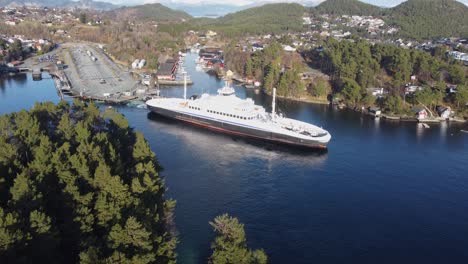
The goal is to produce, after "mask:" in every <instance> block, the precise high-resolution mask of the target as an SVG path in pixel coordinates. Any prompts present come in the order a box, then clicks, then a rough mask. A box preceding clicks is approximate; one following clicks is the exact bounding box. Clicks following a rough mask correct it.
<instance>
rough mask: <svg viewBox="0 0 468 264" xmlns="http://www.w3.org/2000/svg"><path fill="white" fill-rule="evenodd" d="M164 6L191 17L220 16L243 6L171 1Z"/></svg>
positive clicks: (241, 8) (238, 9)
mask: <svg viewBox="0 0 468 264" xmlns="http://www.w3.org/2000/svg"><path fill="white" fill-rule="evenodd" d="M166 6H168V7H170V8H172V9H176V10H181V11H184V12H186V13H188V14H190V15H191V16H193V17H221V16H224V15H227V14H229V13H234V12H237V11H240V10H243V9H246V8H245V7H244V6H238V5H230V4H205V3H200V4H186V3H177V2H172V3H168V4H166Z"/></svg>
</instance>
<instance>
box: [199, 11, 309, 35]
mask: <svg viewBox="0 0 468 264" xmlns="http://www.w3.org/2000/svg"><path fill="white" fill-rule="evenodd" d="M306 11H307V9H306V8H305V7H303V6H302V5H299V4H285V3H279V4H266V5H262V6H259V7H254V8H249V9H246V10H242V11H239V12H236V13H232V14H228V15H226V16H223V17H220V18H217V19H215V20H205V21H202V23H206V24H202V25H203V26H204V28H209V29H212V30H215V31H217V32H220V33H222V34H223V35H225V36H228V37H234V36H239V35H245V34H252V35H260V34H272V33H273V34H279V33H284V32H289V31H292V32H297V31H303V30H305V29H306V28H304V27H303V25H302V19H301V17H302V14H303V13H304V12H306ZM200 22H201V21H200Z"/></svg>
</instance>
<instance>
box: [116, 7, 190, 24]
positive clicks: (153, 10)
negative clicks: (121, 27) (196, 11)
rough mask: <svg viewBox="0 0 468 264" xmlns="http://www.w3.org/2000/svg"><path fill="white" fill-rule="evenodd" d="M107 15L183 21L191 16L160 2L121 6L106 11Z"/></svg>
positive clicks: (134, 18) (136, 18)
mask: <svg viewBox="0 0 468 264" xmlns="http://www.w3.org/2000/svg"><path fill="white" fill-rule="evenodd" d="M107 15H109V16H111V17H113V18H118V19H130V20H154V21H158V22H162V21H173V22H175V21H185V20H188V19H190V18H192V16H191V15H189V14H187V13H185V12H183V11H178V10H173V9H171V8H169V7H166V6H164V5H161V4H145V5H139V6H131V7H121V8H118V9H115V10H112V11H110V12H108V13H107Z"/></svg>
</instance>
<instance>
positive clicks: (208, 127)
mask: <svg viewBox="0 0 468 264" xmlns="http://www.w3.org/2000/svg"><path fill="white" fill-rule="evenodd" d="M174 118H175V119H177V120H180V121H183V122H187V123H190V124H193V125H196V126H198V127H203V128H207V129H209V130H212V131H217V132H221V133H224V134H231V135H236V136H241V137H248V138H254V139H261V140H267V141H270V142H281V143H284V144H288V145H294V146H301V147H307V148H315V149H327V146H323V145H314V146H312V145H304V144H297V143H294V142H290V141H284V140H280V139H278V140H273V139H268V138H263V137H257V136H254V135H249V134H245V133H241V132H236V131H231V130H227V129H224V128H220V127H214V126H210V125H207V124H203V123H199V122H195V121H193V120H188V119H185V118H180V117H174Z"/></svg>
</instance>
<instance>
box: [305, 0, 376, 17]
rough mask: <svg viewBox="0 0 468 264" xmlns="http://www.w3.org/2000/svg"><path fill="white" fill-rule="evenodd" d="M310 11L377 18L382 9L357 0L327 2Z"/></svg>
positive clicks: (331, 0)
mask: <svg viewBox="0 0 468 264" xmlns="http://www.w3.org/2000/svg"><path fill="white" fill-rule="evenodd" d="M312 11H313V12H314V13H316V14H331V15H339V16H341V15H359V16H378V15H380V14H381V13H382V8H379V7H377V6H374V5H371V4H366V3H363V2H361V1H358V0H327V1H325V2H323V3H321V4H320V5H318V6H317V7H315V8H312Z"/></svg>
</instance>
